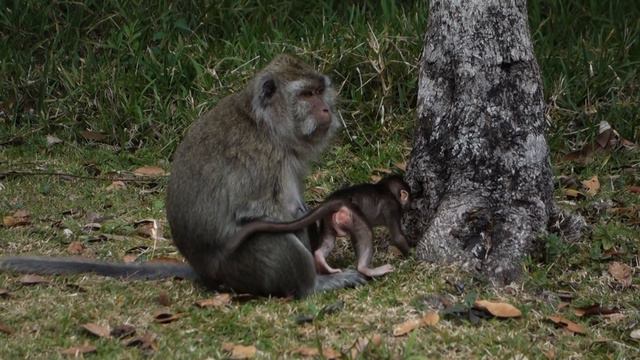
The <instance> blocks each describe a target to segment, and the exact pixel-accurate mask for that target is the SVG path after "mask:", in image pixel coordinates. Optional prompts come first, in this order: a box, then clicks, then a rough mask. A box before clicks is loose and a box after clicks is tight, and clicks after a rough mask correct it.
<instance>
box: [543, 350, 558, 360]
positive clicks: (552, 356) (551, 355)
mask: <svg viewBox="0 0 640 360" xmlns="http://www.w3.org/2000/svg"><path fill="white" fill-rule="evenodd" d="M542 353H543V354H544V356H545V357H546V358H547V359H549V360H555V358H556V350H555V349H554V348H551V349H549V350H547V351H544V350H543V351H542Z"/></svg>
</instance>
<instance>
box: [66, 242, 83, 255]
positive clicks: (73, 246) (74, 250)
mask: <svg viewBox="0 0 640 360" xmlns="http://www.w3.org/2000/svg"><path fill="white" fill-rule="evenodd" d="M85 249H86V247H85V246H84V244H83V243H81V242H80V241H72V242H71V243H70V244H69V246H67V252H68V253H69V254H71V255H80V254H82V253H83V252H84V251H85Z"/></svg>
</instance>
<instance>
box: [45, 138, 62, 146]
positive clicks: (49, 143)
mask: <svg viewBox="0 0 640 360" xmlns="http://www.w3.org/2000/svg"><path fill="white" fill-rule="evenodd" d="M61 142H62V140H60V138H58V137H56V136H53V135H47V146H53V145H55V144H60V143H61Z"/></svg>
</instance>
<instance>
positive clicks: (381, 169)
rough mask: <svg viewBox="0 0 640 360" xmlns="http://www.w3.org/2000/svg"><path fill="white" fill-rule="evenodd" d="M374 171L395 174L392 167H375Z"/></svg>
mask: <svg viewBox="0 0 640 360" xmlns="http://www.w3.org/2000/svg"><path fill="white" fill-rule="evenodd" d="M373 171H374V172H377V173H380V174H387V175H388V174H393V171H392V170H391V169H387V168H376V169H373Z"/></svg>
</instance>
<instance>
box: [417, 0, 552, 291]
mask: <svg viewBox="0 0 640 360" xmlns="http://www.w3.org/2000/svg"><path fill="white" fill-rule="evenodd" d="M544 110H545V104H544V98H543V91H542V82H541V78H540V71H539V68H538V65H537V62H536V59H535V56H534V53H533V47H532V43H531V38H530V34H529V27H528V23H527V10H526V2H525V1H524V0H515V1H500V0H482V1H481V0H470V1H460V0H434V1H431V2H430V10H429V20H428V27H427V32H426V36H425V40H424V48H423V54H422V58H421V61H420V73H419V89H418V104H417V113H418V114H417V115H418V123H417V127H416V131H415V137H414V143H413V150H412V153H411V157H410V161H409V164H408V168H407V174H406V179H407V181H408V182H409V184H410V186H411V188H412V192H413V193H414V198H415V201H414V203H413V205H412V209H411V210H409V211H408V212H407V213H406V215H405V217H404V225H405V228H406V229H407V232H408V235H409V237H410V238H411V239H413V240H414V241H417V243H418V245H417V250H416V254H417V256H418V258H420V259H423V260H427V261H431V262H441V263H459V264H461V265H462V266H463V267H465V268H467V269H469V270H473V271H479V272H482V273H484V274H485V275H487V276H488V277H489V278H490V279H493V280H495V281H497V282H500V283H508V282H510V281H512V280H514V279H516V278H517V277H518V275H519V273H520V269H521V260H522V259H523V258H524V257H525V256H526V255H527V254H528V253H529V252H530V251H531V250H532V249H533V248H534V246H533V245H534V241H535V240H536V238H538V237H539V236H540V234H541V233H543V232H544V231H545V229H546V227H547V223H548V221H549V218H550V216H551V215H552V213H553V212H554V205H553V199H552V192H553V183H552V173H551V168H550V164H549V148H548V146H547V142H546V140H545V137H544V132H545V119H544Z"/></svg>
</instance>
